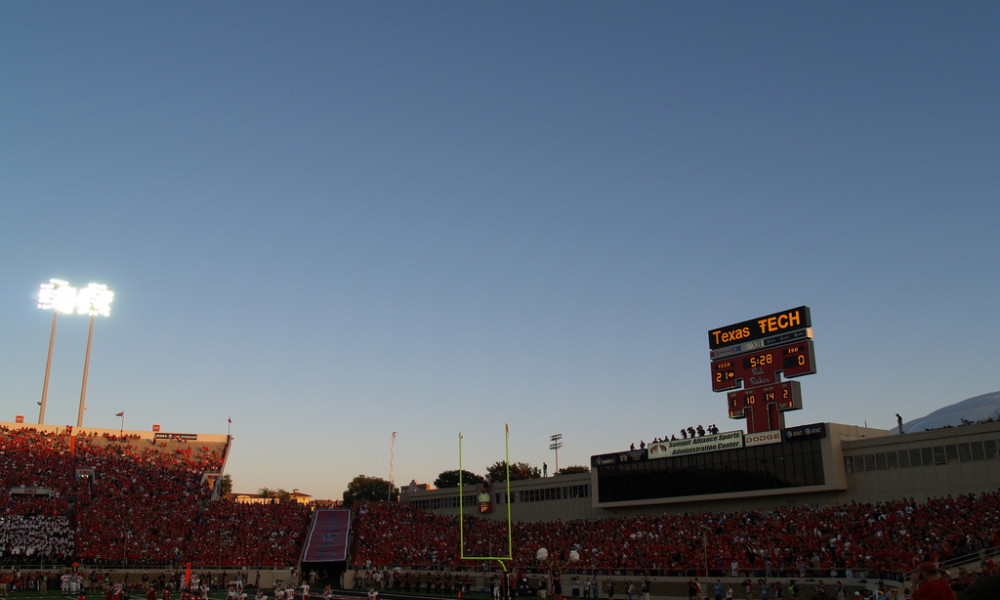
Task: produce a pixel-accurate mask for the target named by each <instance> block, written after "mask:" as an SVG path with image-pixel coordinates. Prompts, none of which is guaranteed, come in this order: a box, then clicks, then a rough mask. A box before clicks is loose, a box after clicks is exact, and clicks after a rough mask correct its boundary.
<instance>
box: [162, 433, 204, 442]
mask: <svg viewBox="0 0 1000 600" xmlns="http://www.w3.org/2000/svg"><path fill="white" fill-rule="evenodd" d="M153 437H154V438H156V439H158V440H174V441H176V442H193V441H195V440H196V439H198V434H197V433H154V434H153Z"/></svg>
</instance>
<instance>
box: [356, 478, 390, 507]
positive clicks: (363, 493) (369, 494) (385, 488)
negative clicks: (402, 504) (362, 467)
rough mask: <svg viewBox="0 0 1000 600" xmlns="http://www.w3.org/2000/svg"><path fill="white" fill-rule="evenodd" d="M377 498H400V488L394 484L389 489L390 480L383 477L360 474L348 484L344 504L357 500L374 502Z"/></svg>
mask: <svg viewBox="0 0 1000 600" xmlns="http://www.w3.org/2000/svg"><path fill="white" fill-rule="evenodd" d="M377 500H392V501H393V502H397V501H398V500H399V488H398V487H395V486H393V487H392V491H391V493H390V491H389V482H388V481H386V480H385V479H382V478H381V477H369V476H368V475H358V476H357V477H355V478H354V479H352V480H351V482H350V483H348V484H347V489H346V490H344V506H351V505H352V504H354V503H355V502H374V501H377Z"/></svg>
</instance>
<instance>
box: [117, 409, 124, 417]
mask: <svg viewBox="0 0 1000 600" xmlns="http://www.w3.org/2000/svg"><path fill="white" fill-rule="evenodd" d="M115 416H116V417H124V416H125V411H124V410H123V411H121V412H120V413H115Z"/></svg>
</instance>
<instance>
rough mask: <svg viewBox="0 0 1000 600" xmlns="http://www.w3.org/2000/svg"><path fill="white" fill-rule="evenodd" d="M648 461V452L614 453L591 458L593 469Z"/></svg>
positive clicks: (627, 451) (642, 450)
mask: <svg viewBox="0 0 1000 600" xmlns="http://www.w3.org/2000/svg"><path fill="white" fill-rule="evenodd" d="M643 460H646V450H645V449H640V450H626V451H624V452H614V453H612V454H598V455H597V456H591V457H590V466H591V467H601V466H608V465H620V464H622V463H628V462H639V461H643Z"/></svg>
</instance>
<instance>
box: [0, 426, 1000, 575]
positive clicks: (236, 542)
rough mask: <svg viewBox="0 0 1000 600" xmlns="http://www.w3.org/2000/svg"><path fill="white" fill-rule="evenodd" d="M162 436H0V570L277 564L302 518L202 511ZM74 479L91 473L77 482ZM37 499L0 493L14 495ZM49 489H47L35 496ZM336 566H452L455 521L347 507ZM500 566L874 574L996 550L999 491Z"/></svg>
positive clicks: (726, 524)
mask: <svg viewBox="0 0 1000 600" xmlns="http://www.w3.org/2000/svg"><path fill="white" fill-rule="evenodd" d="M193 445H194V444H187V443H179V442H172V441H152V440H139V439H136V438H130V437H128V436H124V437H114V436H86V435H84V436H79V437H75V438H73V437H70V435H69V434H68V433H62V434H55V433H43V432H38V431H35V430H33V429H31V428H21V429H7V428H5V427H0V455H2V460H0V481H2V482H3V491H4V493H2V494H0V564H6V565H15V564H17V565H22V564H42V563H44V564H64V565H65V564H69V563H71V562H79V563H82V564H90V565H116V566H120V565H123V564H125V565H129V566H143V565H170V564H172V565H177V564H183V563H186V562H190V563H192V564H194V565H213V566H224V567H227V566H228V567H234V566H235V567H241V566H248V567H254V566H259V567H269V566H270V567H287V566H291V565H294V564H295V563H296V561H297V560H298V558H299V556H300V553H301V549H302V544H303V542H304V539H305V535H306V530H307V526H308V522H309V519H310V509H309V508H308V507H303V506H300V505H298V504H295V503H285V504H252V505H242V504H234V503H231V502H224V501H216V502H211V501H209V499H210V496H211V493H210V492H211V490H210V489H209V488H208V486H207V485H203V484H202V479H203V475H204V474H205V473H206V472H217V471H219V470H220V469H221V467H222V457H221V452H220V451H219V450H217V449H212V448H208V447H200V448H198V447H193ZM80 473H85V474H90V473H92V476H86V477H84V476H79V477H78V474H80ZM21 486H23V487H24V488H34V489H38V488H44V489H45V490H46V492H45V494H43V495H39V494H35V495H30V494H22V493H18V494H11V493H9V491H10V490H11V489H12V488H15V487H21ZM48 490H51V493H49V492H48ZM352 522H353V532H352V536H353V537H352V541H351V554H352V555H353V556H352V557H351V562H352V564H353V565H355V566H358V567H360V568H361V569H365V570H378V569H383V568H385V569H389V568H394V567H402V568H408V569H418V568H442V567H443V568H448V567H457V566H461V565H468V562H467V561H463V560H462V558H461V550H460V543H459V527H458V522H457V520H456V518H455V517H448V516H442V515H436V514H432V513H428V512H424V511H420V510H416V509H413V508H410V507H407V506H403V505H399V504H392V503H387V502H377V503H369V504H362V505H360V506H356V507H355V513H354V516H353V519H352ZM463 532H464V535H463V538H464V544H465V548H464V552H465V555H467V556H504V555H506V553H507V547H508V546H507V539H508V535H507V523H506V522H505V521H491V520H485V519H480V518H478V517H473V516H469V517H466V518H465V520H464V522H463ZM512 541H513V544H512V547H513V552H514V564H515V565H517V566H518V567H519V568H529V567H537V566H538V565H537V561H536V560H535V553H536V551H537V550H538V549H539V548H541V547H545V548H547V549H548V551H549V553H550V555H552V556H554V557H562V559H563V560H565V559H566V557H568V555H569V552H570V551H571V550H576V551H577V552H578V554H579V556H580V561H579V563H577V564H575V565H573V567H572V569H574V570H575V569H579V570H581V571H586V572H591V571H595V572H610V571H645V572H646V573H649V574H652V575H656V574H696V573H697V574H704V567H705V566H706V565H707V566H708V569H709V573H708V575H709V576H716V575H724V576H740V577H765V576H766V577H779V576H781V577H785V576H790V577H799V576H813V577H837V576H839V577H852V576H854V577H862V576H869V577H878V576H881V575H883V574H891V573H897V574H898V573H899V572H903V571H906V570H909V569H912V568H913V567H914V565H916V564H918V563H920V562H922V561H928V560H929V561H944V560H948V559H950V558H954V557H958V556H962V555H969V554H971V553H974V552H977V551H979V550H980V549H982V548H987V547H995V546H1000V492H994V493H991V494H982V495H979V496H973V495H965V496H958V497H947V498H939V499H934V500H931V501H928V502H925V503H916V502H914V501H912V500H899V501H896V502H891V503H880V504H850V505H838V506H827V507H809V506H804V507H794V508H782V509H777V510H771V511H746V512H737V513H725V514H720V513H707V512H706V513H688V514H685V515H682V516H666V515H664V516H656V517H629V518H613V519H604V520H600V521H567V522H562V521H556V522H531V523H528V522H525V523H515V524H514V525H513V530H512Z"/></svg>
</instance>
